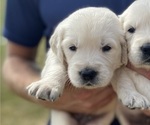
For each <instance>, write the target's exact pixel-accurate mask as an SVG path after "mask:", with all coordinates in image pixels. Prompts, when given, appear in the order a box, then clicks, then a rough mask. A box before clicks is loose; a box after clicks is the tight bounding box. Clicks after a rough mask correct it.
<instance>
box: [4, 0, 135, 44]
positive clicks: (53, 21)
mask: <svg viewBox="0 0 150 125" xmlns="http://www.w3.org/2000/svg"><path fill="white" fill-rule="evenodd" d="M132 2H133V0H8V1H7V9H6V18H5V26H4V32H3V34H4V36H5V37H6V38H7V39H9V40H10V41H13V42H15V43H17V44H19V45H23V46H28V47H35V46H37V45H38V43H39V41H40V39H41V37H42V36H46V38H47V39H49V37H50V36H51V34H52V32H53V30H54V28H55V27H56V26H57V24H58V23H59V22H60V21H62V20H63V19H64V18H66V17H67V16H68V15H69V14H71V13H72V12H74V11H75V10H77V9H79V8H83V7H89V6H95V7H108V8H109V9H111V10H112V11H114V12H115V13H116V14H121V13H122V12H123V11H124V10H125V9H126V8H127V7H128V6H129V5H130V4H131V3H132Z"/></svg>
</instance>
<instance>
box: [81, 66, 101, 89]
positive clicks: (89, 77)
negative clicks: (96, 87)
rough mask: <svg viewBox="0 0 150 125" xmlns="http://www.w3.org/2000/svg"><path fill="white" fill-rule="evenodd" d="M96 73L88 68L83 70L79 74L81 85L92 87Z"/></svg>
mask: <svg viewBox="0 0 150 125" xmlns="http://www.w3.org/2000/svg"><path fill="white" fill-rule="evenodd" d="M97 74H98V73H97V72H96V71H95V70H93V69H90V68H85V69H83V70H81V71H80V72H79V75H80V77H81V79H82V80H83V84H84V85H86V86H92V82H93V81H94V79H95V78H96V76H97Z"/></svg>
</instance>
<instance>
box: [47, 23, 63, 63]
mask: <svg viewBox="0 0 150 125" xmlns="http://www.w3.org/2000/svg"><path fill="white" fill-rule="evenodd" d="M64 32H65V29H64V28H63V26H62V25H61V24H59V25H58V26H57V28H56V29H55V31H54V33H53V35H52V36H51V38H50V41H49V44H50V47H51V49H52V51H53V52H54V54H55V55H56V56H57V57H58V59H59V60H60V62H61V63H64V53H63V50H62V41H63V40H64Z"/></svg>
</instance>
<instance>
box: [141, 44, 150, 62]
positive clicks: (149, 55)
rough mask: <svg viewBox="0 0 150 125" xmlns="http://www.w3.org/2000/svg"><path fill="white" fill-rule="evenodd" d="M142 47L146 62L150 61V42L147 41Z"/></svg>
mask: <svg viewBox="0 0 150 125" xmlns="http://www.w3.org/2000/svg"><path fill="white" fill-rule="evenodd" d="M140 49H141V51H142V59H143V60H144V62H150V43H145V44H144V45H143V46H142V47H141V48H140Z"/></svg>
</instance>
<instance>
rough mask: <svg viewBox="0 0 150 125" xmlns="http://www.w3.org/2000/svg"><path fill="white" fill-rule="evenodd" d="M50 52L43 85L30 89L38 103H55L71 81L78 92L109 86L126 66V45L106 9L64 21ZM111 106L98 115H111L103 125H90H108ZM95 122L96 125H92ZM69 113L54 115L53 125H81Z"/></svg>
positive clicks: (86, 10)
mask: <svg viewBox="0 0 150 125" xmlns="http://www.w3.org/2000/svg"><path fill="white" fill-rule="evenodd" d="M50 45H51V49H50V50H49V52H48V55H47V60H46V63H45V66H44V69H43V71H42V77H41V80H40V81H37V82H34V83H32V84H31V85H29V86H28V87H27V89H28V93H29V94H30V95H32V96H35V97H36V98H38V99H45V100H52V101H54V100H56V99H57V98H58V97H59V96H60V95H61V94H62V92H63V89H64V86H65V83H66V81H67V80H68V79H69V80H70V82H71V83H72V84H73V86H75V87H77V88H87V89H93V88H97V87H104V86H107V85H108V84H109V83H110V81H111V79H112V77H113V75H114V71H115V70H116V69H117V68H119V67H120V66H121V65H122V64H123V63H126V59H125V58H122V57H126V55H125V53H126V43H125V40H124V37H123V30H122V28H121V25H120V22H119V19H118V17H117V16H116V15H115V14H114V13H113V12H112V11H110V10H109V9H106V8H94V7H89V8H84V9H80V10H78V11H76V12H74V13H73V14H71V15H70V16H69V17H68V18H66V19H65V20H64V21H62V22H61V23H60V24H59V25H58V26H57V27H56V29H55V31H54V33H53V35H52V37H51V39H50ZM111 106H112V104H108V106H106V109H103V110H100V111H98V113H102V112H105V113H106V112H109V113H108V117H109V118H108V117H107V118H106V119H105V120H104V121H103V122H102V121H99V120H98V119H96V120H95V121H91V122H90V123H87V125H92V124H94V125H99V124H102V125H109V124H110V123H111V121H112V119H113V115H114V108H112V107H111ZM93 122H94V123H93ZM78 124H80V123H78V121H76V120H75V119H73V118H71V116H70V115H69V113H67V112H63V111H56V110H53V111H52V125H78Z"/></svg>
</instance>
